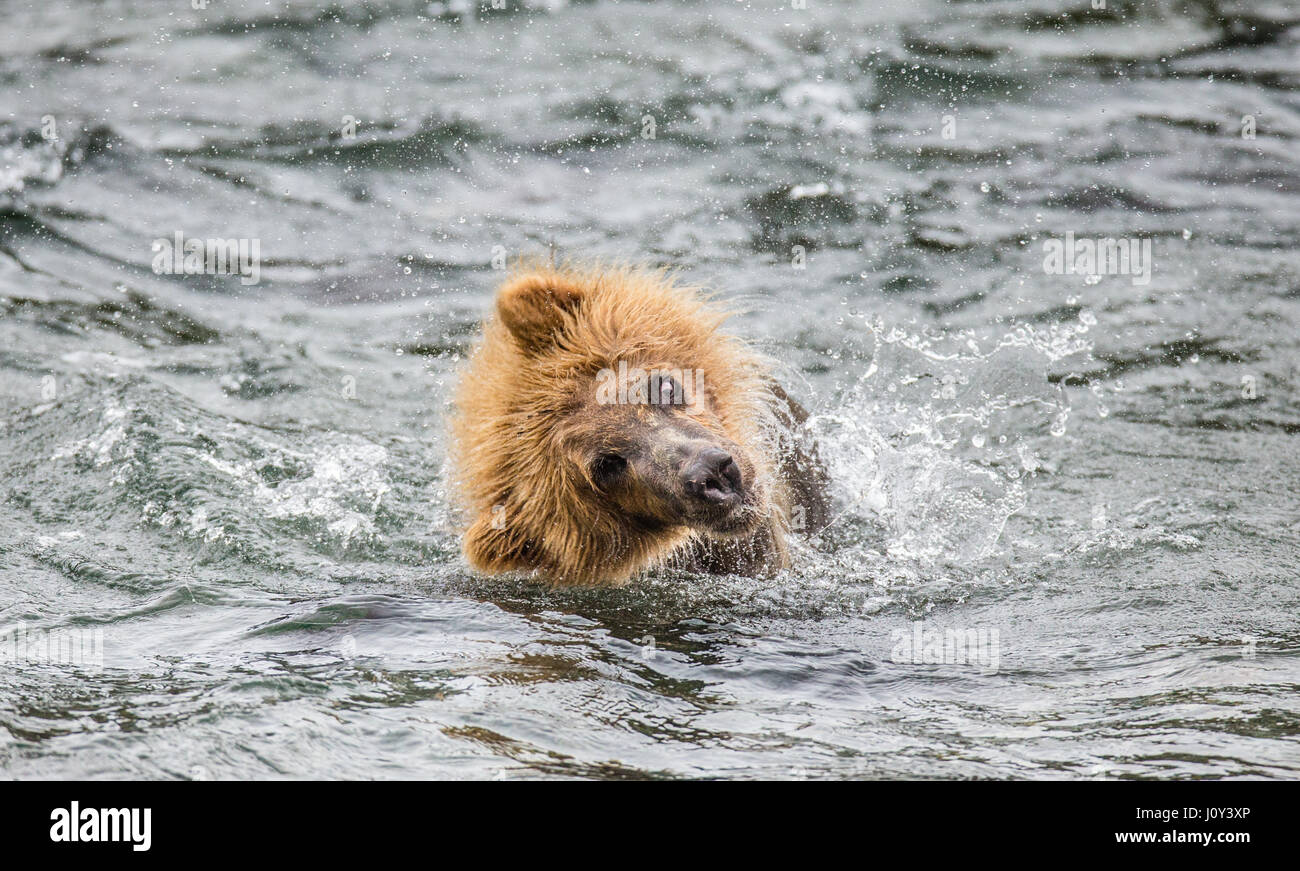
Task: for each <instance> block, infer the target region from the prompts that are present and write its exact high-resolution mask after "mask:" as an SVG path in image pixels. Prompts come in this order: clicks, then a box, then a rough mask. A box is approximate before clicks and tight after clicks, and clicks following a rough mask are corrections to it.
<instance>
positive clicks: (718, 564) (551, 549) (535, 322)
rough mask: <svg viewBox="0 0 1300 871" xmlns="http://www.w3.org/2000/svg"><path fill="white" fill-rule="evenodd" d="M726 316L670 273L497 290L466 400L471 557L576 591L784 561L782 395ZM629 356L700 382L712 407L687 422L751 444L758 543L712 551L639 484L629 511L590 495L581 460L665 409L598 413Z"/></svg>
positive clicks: (533, 275) (534, 268) (629, 497)
mask: <svg viewBox="0 0 1300 871" xmlns="http://www.w3.org/2000/svg"><path fill="white" fill-rule="evenodd" d="M725 317H726V313H725V312H724V311H722V310H720V309H718V308H716V307H715V306H714V305H712V304H711V303H710V302H708V301H707V300H705V299H704V298H702V296H701V295H700V294H699V293H698V292H697V291H696V290H694V289H692V288H687V287H682V286H679V285H677V284H676V283H675V282H674V280H673V279H672V277H671V276H670V275H668V274H667V273H665V272H663V271H650V270H645V269H639V268H631V267H582V266H576V267H575V266H560V267H555V266H550V265H535V264H533V265H529V266H526V267H523V268H520V269H517V270H516V271H515V272H514V274H512V275H511V277H510V278H509V279H508V280H507V281H506V282H505V283H504V284H503V285H502V286H501V287H500V288H499V290H498V292H497V297H496V308H495V313H494V316H493V317H490V318H489V319H488V320H487V322H486V323H485V324H484V332H483V338H482V341H481V342H480V343H479V345H478V346H477V348H476V349H475V350H474V351H473V353H472V355H471V356H470V359H469V362H468V364H467V366H466V367H465V369H464V371H463V372H462V375H461V381H460V385H459V388H458V390H457V394H456V399H455V404H456V411H455V414H454V417H453V421H452V429H451V435H452V465H453V469H454V475H455V482H456V485H457V489H458V491H459V494H460V497H461V504H462V507H463V509H464V511H465V513H466V515H467V517H468V519H469V521H470V522H469V527H468V529H467V531H466V533H465V553H466V556H467V557H468V559H469V561H470V563H471V564H472V565H473V566H474V567H475V568H478V569H480V570H482V571H485V572H489V573H497V572H504V571H524V572H533V573H536V574H537V575H538V576H540V577H541V578H542V579H544V580H546V581H549V582H552V583H555V584H564V585H581V586H597V585H603V584H615V585H617V584H621V583H623V582H625V581H627V579H628V578H630V577H631V576H633V575H634V574H636V573H637V572H638V571H641V570H643V569H646V568H649V567H653V566H656V565H664V564H675V565H683V566H688V567H696V568H700V569H702V570H711V571H743V572H747V573H757V572H761V571H769V570H772V569H776V568H781V567H783V566H785V565H787V564H788V551H787V547H786V534H787V519H786V518H787V516H788V512H789V509H790V504H789V502H790V499H789V496H790V489H789V487H787V486H786V485H784V484H783V483H782V482H781V481H779V480H777V479H775V478H774V476H775V475H777V474H778V473H780V472H781V471H782V465H783V462H782V460H781V459H780V458H779V457H778V453H779V450H780V449H779V447H778V442H779V441H780V437H779V435H778V433H777V430H778V429H779V428H780V427H781V426H782V423H783V421H782V419H781V418H782V416H783V413H782V412H780V411H778V410H776V409H775V407H774V402H775V401H777V399H778V397H775V395H774V390H775V391H777V392H779V391H780V388H778V387H775V384H774V382H773V381H772V380H771V378H770V375H769V367H768V366H767V364H766V363H765V362H764V359H763V358H762V357H761V356H760V355H759V354H757V353H756V352H754V351H752V350H751V349H750V348H749V347H747V346H746V345H745V344H744V343H743V342H742V341H741V340H739V339H737V338H735V337H732V336H728V335H726V334H724V333H722V332H720V331H719V327H720V326H721V325H722V322H723V321H724V319H725ZM619 361H625V362H626V363H627V364H628V365H629V366H641V367H643V368H645V369H651V368H672V369H681V370H702V371H703V372H704V373H705V380H704V396H703V398H702V402H703V403H705V406H704V407H705V412H704V413H702V414H698V415H697V416H696V417H695V418H693V422H692V424H691V425H693V426H698V427H702V428H703V430H704V431H707V432H708V433H709V434H710V435H711V436H713V437H716V438H718V439H725V440H727V441H728V442H730V443H734V445H737V446H739V447H740V453H741V454H743V455H744V456H743V461H742V458H741V457H738V458H737V462H740V463H741V467H742V469H744V472H745V479H746V482H747V484H748V485H749V486H750V488H751V489H752V491H753V499H754V511H755V512H756V513H757V514H758V515H759V517H758V521H757V522H756V524H755V527H754V529H753V531H752V532H750V533H749V534H748V535H747V536H744V537H742V538H741V540H739V541H737V540H735V539H730V540H727V539H718V542H719V544H720V545H721V547H719V548H713V547H711V542H710V541H709V539H711V538H713V537H712V536H709V535H706V534H704V533H701V532H700V531H699V530H698V529H692V528H690V527H689V526H687V525H684V524H683V522H682V519H681V518H680V517H674V516H665V513H664V511H663V509H662V506H658V507H656V506H655V505H654V504H652V501H653V500H649V499H648V498H647V499H645V500H638V498H637V494H636V493H635V491H625V492H624V493H623V497H622V498H623V506H622V507H623V509H624V510H622V511H620V512H614V511H611V510H609V507H608V505H606V504H603V503H602V501H601V500H600V499H599V498H597V497H596V496H595V495H594V494H595V492H596V490H597V488H596V485H595V483H594V482H593V481H592V479H591V476H590V473H589V471H588V468H587V466H586V465H585V461H586V458H587V456H588V454H587V453H586V451H588V449H590V450H599V449H600V446H601V445H602V444H605V443H607V442H612V441H613V440H614V439H615V438H616V436H618V435H619V431H620V430H625V429H628V428H636V427H645V426H650V425H652V423H653V422H652V421H651V419H650V418H651V416H652V415H654V414H656V413H657V412H656V410H655V409H653V408H650V407H648V406H645V405H621V406H617V407H612V406H609V405H605V406H602V407H600V408H597V407H596V406H595V404H594V403H595V396H594V383H595V381H594V379H595V378H596V374H597V373H598V372H599V371H600V370H601V369H603V368H607V367H608V368H616V367H617V366H618V363H619ZM779 399H780V400H784V393H781V394H780V397H779ZM796 408H797V407H796ZM784 423H785V424H789V420H788V419H785V420H784ZM629 486H635V482H633V484H631V485H629Z"/></svg>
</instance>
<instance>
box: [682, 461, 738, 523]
mask: <svg viewBox="0 0 1300 871" xmlns="http://www.w3.org/2000/svg"><path fill="white" fill-rule="evenodd" d="M681 480H682V489H683V490H685V491H686V495H687V496H688V497H690V498H691V499H693V500H695V501H697V502H701V503H704V504H705V505H708V506H710V507H711V508H714V509H715V510H716V509H719V508H720V509H728V510H729V509H732V508H735V507H736V506H738V505H739V504H740V503H741V501H742V500H743V498H744V480H743V478H742V476H741V473H740V466H738V465H737V464H736V461H735V460H733V459H732V457H731V454H729V453H727V452H726V451H724V450H722V449H721V448H716V447H707V448H704V449H703V450H701V451H698V452H696V453H695V454H693V455H692V456H691V457H689V458H688V459H687V461H686V462H685V463H683V464H682V471H681Z"/></svg>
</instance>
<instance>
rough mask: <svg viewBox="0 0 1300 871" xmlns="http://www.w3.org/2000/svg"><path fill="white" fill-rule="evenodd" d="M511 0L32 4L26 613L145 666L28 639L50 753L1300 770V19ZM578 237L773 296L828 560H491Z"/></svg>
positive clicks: (136, 772)
mask: <svg viewBox="0 0 1300 871" xmlns="http://www.w3.org/2000/svg"><path fill="white" fill-rule="evenodd" d="M505 5H506V6H507V8H506V9H504V10H493V9H491V8H490V4H484V7H483V8H478V7H477V6H476V5H475V4H472V3H459V2H451V3H438V2H434V3H421V2H401V0H394V2H383V0H375V2H367V3H356V4H349V3H335V4H328V5H326V4H320V3H314V2H307V0H292V2H285V0H272V2H268V3H260V2H259V3H252V2H248V3H241V2H222V3H211V4H209V5H208V8H206V9H202V10H194V9H191V8H190V6H191V4H189V3H184V2H163V0H157V2H145V0H103V2H97V3H89V4H88V3H81V2H72V0H49V2H41V3H37V2H19V3H17V4H14V5H11V6H10V7H9V8H8V9H7V10H6V12H5V16H6V25H7V26H6V27H5V28H4V31H3V33H0V408H2V410H3V413H2V414H0V458H3V468H4V477H3V482H2V484H0V631H3V632H7V635H5V636H4V637H3V638H0V640H4V639H5V638H7V639H9V640H10V641H12V640H13V639H19V638H22V639H31V638H38V639H39V638H59V637H79V638H84V637H91V638H94V637H100V638H102V667H95V666H96V665H98V663H96V662H91V663H89V664H88V665H87V666H80V667H77V666H70V665H67V664H63V663H59V662H49V661H43V660H42V657H41V656H40V655H39V654H33V653H32V652H31V651H29V650H27V648H21V649H20V648H19V647H17V646H15V645H14V644H10V645H9V646H8V647H0V649H7V650H9V651H10V658H11V659H12V658H13V651H18V657H17V661H10V662H0V771H3V772H4V773H5V774H7V775H9V776H13V777H22V778H32V777H97V778H98V777H103V778H112V777H149V778H153V777H161V778H198V779H203V778H237V777H358V778H373V777H379V778H399V777H402V778H404V777H450V778H509V779H514V778H531V777H555V776H559V777H592V778H624V777H663V778H677V777H724V778H758V777H779V778H786V777H809V778H821V777H826V778H843V777H855V776H869V777H907V778H918V777H919V778H954V777H960V778H981V777H1017V778H1021V777H1023V778H1079V777H1093V778H1112V777H1115V778H1164V777H1181V778H1198V777H1262V778H1295V777H1296V776H1297V774H1300V743H1298V742H1297V733H1298V732H1300V701H1298V697H1297V688H1298V685H1300V628H1298V626H1297V613H1298V612H1300V593H1298V590H1297V585H1298V583H1300V577H1298V575H1300V569H1298V565H1300V496H1297V491H1300V451H1298V450H1297V438H1300V401H1298V400H1297V387H1298V386H1300V353H1298V348H1297V345H1298V343H1300V329H1298V328H1300V260H1298V259H1297V255H1296V253H1295V251H1296V246H1297V244H1298V243H1300V92H1298V90H1297V88H1300V5H1297V4H1295V3H1292V2H1271V0H1259V2H1245V0H1242V2H1231V0H1185V2H1179V0H1146V2H1126V0H1110V2H1109V3H1108V4H1107V5H1108V9H1107V10H1101V11H1098V10H1093V9H1092V8H1091V3H1089V2H1087V0H1030V2H1012V0H1006V2H946V3H945V2H939V0H908V2H897V3H894V2H870V3H868V2H863V3H852V4H850V3H835V4H832V3H820V2H815V0H814V2H810V3H808V4H807V5H808V6H809V8H808V9H805V10H797V9H791V8H788V7H789V6H790V4H788V3H780V2H775V0H773V2H756V0H754V2H742V3H736V2H712V3H711V2H673V3H669V2H663V3H630V2H612V0H598V2H592V3H565V2H562V0H561V2H541V0H528V2H520V0H508V2H507V3H506V4H505ZM1247 116H1249V118H1247ZM353 126H355V135H352V133H353V130H352V127H353ZM1251 129H1253V131H1254V135H1253V138H1252V136H1251V135H1249V132H1250V130H1251ZM1243 133H1246V134H1247V135H1243ZM178 231H179V232H183V233H184V234H185V236H186V237H189V238H239V239H248V240H257V242H258V243H259V245H260V255H261V273H260V281H259V283H257V284H255V285H245V284H243V283H241V282H240V280H239V279H238V278H237V277H234V276H198V275H192V276H184V275H179V276H177V275H166V274H161V275H160V274H156V273H155V271H154V269H153V268H152V265H153V259H154V253H153V251H152V250H151V245H152V243H153V242H154V240H156V239H159V238H166V239H171V238H173V237H174V234H175V233H176V232H178ZM1067 233H1073V234H1075V235H1076V236H1077V237H1080V238H1096V237H1118V238H1125V239H1145V240H1150V242H1151V245H1152V263H1153V267H1154V268H1153V270H1152V273H1151V276H1150V281H1149V283H1145V284H1143V283H1135V282H1134V280H1133V276H1128V275H1110V276H1103V277H1100V278H1098V277H1087V276H1082V275H1056V274H1048V273H1047V272H1046V271H1045V269H1044V241H1045V240H1049V239H1063V238H1064V237H1065V234H1067ZM547 250H555V251H557V252H558V253H559V254H561V255H577V256H602V257H610V258H630V259H641V260H647V261H650V262H654V263H661V264H671V265H675V266H677V267H679V268H680V269H681V270H682V271H683V273H684V275H685V277H686V278H687V279H688V280H690V281H693V282H697V283H699V284H702V285H706V286H709V287H711V288H714V289H716V290H717V291H718V292H719V293H721V294H722V295H723V296H725V297H726V298H728V299H729V300H731V301H733V302H734V303H735V305H736V306H737V307H738V308H739V309H741V310H742V313H741V314H740V315H738V316H737V318H736V319H735V320H734V321H733V329H735V330H736V331H738V332H741V333H743V334H745V335H747V336H750V337H752V338H753V339H754V340H755V341H756V342H757V343H759V344H760V345H761V346H762V347H763V348H764V349H766V350H767V351H769V352H770V353H771V354H772V355H773V356H775V357H777V358H778V359H780V360H781V361H783V363H784V364H785V365H786V367H787V372H786V375H785V380H786V381H787V382H788V383H789V384H790V385H791V386H792V390H793V392H794V393H796V394H797V395H799V396H800V397H801V398H802V399H804V400H805V402H806V404H807V405H808V406H809V407H810V409H812V410H813V412H814V414H815V417H814V420H813V424H812V425H813V427H814V429H815V431H816V433H817V435H818V437H819V438H820V440H821V443H822V445H823V453H824V454H825V456H826V458H827V460H828V463H829V465H830V467H831V471H832V473H833V477H834V479H835V493H834V496H835V500H836V509H837V510H836V519H835V522H834V524H833V525H832V526H831V527H830V528H829V529H828V530H826V532H825V534H824V536H823V539H824V540H823V542H822V546H821V548H820V551H819V552H815V553H813V552H810V553H805V554H803V555H802V557H801V559H800V562H799V566H798V567H797V568H796V569H794V570H792V571H790V572H788V573H785V574H783V575H781V576H780V577H778V578H776V579H775V580H751V579H745V578H735V577H723V578H714V577H698V576H690V575H686V574H673V573H658V574H652V575H650V576H648V577H646V578H644V579H642V580H640V581H638V582H637V583H635V584H633V585H632V586H630V587H628V588H626V589H622V590H604V591H586V592H556V591H548V590H546V589H543V588H540V587H537V586H533V585H530V584H529V583H527V582H522V581H519V580H517V579H516V580H510V579H484V578H481V577H476V576H474V575H473V574H471V573H470V572H469V571H468V570H467V568H466V565H465V563H464V561H463V560H462V558H461V557H460V556H459V550H458V541H457V538H456V532H455V530H456V525H455V524H456V518H455V516H454V514H453V513H452V509H451V506H450V504H449V499H448V496H447V493H446V491H445V473H444V469H443V463H444V458H445V444H444V441H445V436H444V432H443V428H444V421H445V419H446V414H447V402H448V397H449V394H450V387H451V384H452V383H453V381H454V376H455V372H456V369H457V365H458V363H459V361H460V360H461V359H462V358H463V355H464V353H465V351H466V349H467V348H468V346H469V343H470V342H471V341H472V339H473V336H474V334H475V331H476V328H477V323H478V321H479V319H480V318H481V317H482V316H483V315H484V314H485V312H486V311H487V307H488V303H489V300H490V293H491V290H492V288H493V286H494V284H495V282H496V281H497V280H498V279H499V277H500V273H499V272H496V271H494V270H493V269H492V268H491V265H492V260H493V258H494V257H496V256H498V255H500V254H505V255H506V256H513V255H515V254H519V253H525V254H527V253H536V252H539V251H547ZM796 266H802V267H803V268H796ZM946 630H952V631H954V632H961V633H963V637H965V636H966V635H968V634H972V633H973V637H975V638H978V639H981V642H982V643H983V644H984V646H983V647H981V648H980V651H981V657H980V658H978V661H976V662H965V663H963V662H960V661H955V660H956V658H955V657H952V656H947V657H939V658H940V659H944V660H945V661H941V662H925V661H921V662H919V663H918V662H913V657H912V655H911V652H910V647H909V645H910V640H911V639H912V638H913V637H914V635H913V633H915V632H918V631H919V632H920V633H922V635H921V637H922V638H925V637H926V636H925V633H935V632H938V633H943V632H945V631H946ZM96 633H99V634H98V636H96ZM917 653H918V654H920V653H921V651H917ZM916 658H918V659H921V660H924V659H926V657H925V656H923V655H918V656H917V657H916Z"/></svg>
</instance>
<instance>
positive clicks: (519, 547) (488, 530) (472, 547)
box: [465, 512, 533, 573]
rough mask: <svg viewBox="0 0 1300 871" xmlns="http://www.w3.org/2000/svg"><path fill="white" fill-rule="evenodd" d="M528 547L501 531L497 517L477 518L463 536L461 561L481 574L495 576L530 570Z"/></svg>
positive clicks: (487, 515)
mask: <svg viewBox="0 0 1300 871" xmlns="http://www.w3.org/2000/svg"><path fill="white" fill-rule="evenodd" d="M532 552H533V546H532V543H531V542H529V541H528V540H527V539H524V538H521V537H520V536H518V535H517V534H515V533H514V532H512V531H511V530H510V529H507V528H505V527H504V526H503V525H502V524H501V523H500V520H499V515H498V513H495V512H493V513H484V514H480V515H479V518H478V520H475V521H474V523H473V524H471V525H470V528H469V529H468V530H467V531H466V532H465V557H466V558H467V559H468V560H469V562H470V565H472V566H474V568H476V569H479V570H481V571H485V572H489V573H496V572H508V571H512V570H516V569H529V568H532V567H533V566H532V564H531V560H530V556H531V554H532Z"/></svg>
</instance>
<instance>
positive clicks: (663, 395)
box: [650, 375, 682, 405]
mask: <svg viewBox="0 0 1300 871" xmlns="http://www.w3.org/2000/svg"><path fill="white" fill-rule="evenodd" d="M651 394H652V395H651V397H650V403H651V404H652V405H680V404H681V402H682V393H681V388H680V387H679V386H677V382H676V381H675V380H673V377H672V376H671V375H661V376H659V378H658V380H657V382H656V383H655V384H654V385H653V388H652V390H651Z"/></svg>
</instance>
